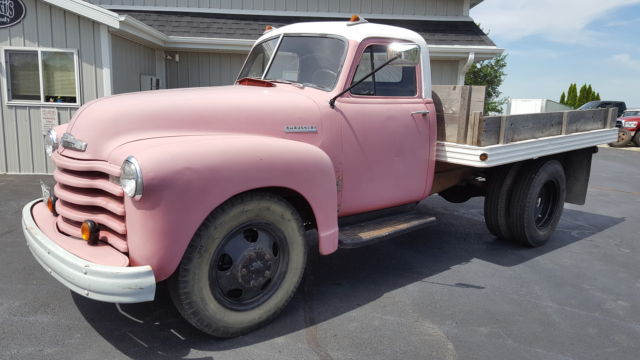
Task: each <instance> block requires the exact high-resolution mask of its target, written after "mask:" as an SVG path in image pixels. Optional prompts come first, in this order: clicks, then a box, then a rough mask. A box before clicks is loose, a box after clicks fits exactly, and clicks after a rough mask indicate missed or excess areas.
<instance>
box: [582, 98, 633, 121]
mask: <svg viewBox="0 0 640 360" xmlns="http://www.w3.org/2000/svg"><path fill="white" fill-rule="evenodd" d="M608 107H617V108H618V117H620V116H622V113H623V112H625V110H627V104H625V103H624V101H608V100H605V101H602V100H597V101H589V102H588V103H586V104H584V105H582V106H580V107H579V108H578V110H589V109H606V108H608Z"/></svg>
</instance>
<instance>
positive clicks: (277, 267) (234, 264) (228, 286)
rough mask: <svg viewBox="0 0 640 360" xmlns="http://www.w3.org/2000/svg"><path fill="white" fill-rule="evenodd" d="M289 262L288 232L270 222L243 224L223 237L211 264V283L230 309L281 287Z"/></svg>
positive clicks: (252, 303)
mask: <svg viewBox="0 0 640 360" xmlns="http://www.w3.org/2000/svg"><path fill="white" fill-rule="evenodd" d="M288 262H289V248H288V245H287V241H286V239H285V237H284V234H283V233H282V231H280V229H278V228H277V227H276V226H274V225H273V224H270V223H263V222H255V223H247V224H244V225H241V226H240V227H238V229H236V230H235V231H232V232H231V233H230V234H229V235H227V236H226V237H225V238H224V239H223V240H222V243H221V244H220V246H219V247H218V249H217V250H216V252H215V253H214V255H213V261H211V265H210V267H209V287H210V289H211V292H212V294H213V296H214V298H215V299H216V300H218V301H219V302H220V303H221V304H223V305H224V306H226V307H227V308H229V309H232V310H236V311H244V310H248V309H252V308H255V307H256V306H259V305H260V304H262V303H264V302H265V301H266V300H267V299H269V297H271V295H273V292H274V291H275V290H277V289H278V287H279V286H280V284H281V283H282V280H283V279H284V275H285V272H286V268H287V263H288Z"/></svg>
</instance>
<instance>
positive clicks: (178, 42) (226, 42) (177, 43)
mask: <svg viewBox="0 0 640 360" xmlns="http://www.w3.org/2000/svg"><path fill="white" fill-rule="evenodd" d="M255 42H256V41H255V40H246V39H219V38H198V37H185V36H169V37H168V39H167V42H166V43H165V47H166V48H168V49H200V50H220V51H231V52H243V53H247V52H249V50H251V47H252V46H253V44H254V43H255Z"/></svg>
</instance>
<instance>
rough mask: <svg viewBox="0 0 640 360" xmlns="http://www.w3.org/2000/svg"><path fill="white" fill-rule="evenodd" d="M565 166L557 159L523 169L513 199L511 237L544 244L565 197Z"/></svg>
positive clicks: (536, 244)
mask: <svg viewBox="0 0 640 360" xmlns="http://www.w3.org/2000/svg"><path fill="white" fill-rule="evenodd" d="M566 192H567V191H566V179H565V174H564V168H563V167H562V164H560V162H558V161H557V160H548V161H538V162H534V163H533V164H531V167H529V168H528V169H525V170H523V171H522V172H521V173H520V175H519V176H518V179H517V181H516V185H515V187H514V190H513V194H512V196H511V201H510V205H509V208H510V213H511V215H510V220H509V229H510V230H511V238H512V239H513V240H514V241H516V242H518V243H521V244H523V245H527V246H530V247H538V246H542V245H544V244H545V243H546V242H547V241H548V240H549V238H550V237H551V235H552V234H553V232H554V231H555V229H556V227H557V226H558V222H559V221H560V216H561V215H562V210H563V207H564V200H565V197H566Z"/></svg>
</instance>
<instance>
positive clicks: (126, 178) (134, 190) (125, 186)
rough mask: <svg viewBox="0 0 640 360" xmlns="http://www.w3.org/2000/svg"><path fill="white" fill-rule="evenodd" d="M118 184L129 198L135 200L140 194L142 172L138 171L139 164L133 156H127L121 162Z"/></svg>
mask: <svg viewBox="0 0 640 360" xmlns="http://www.w3.org/2000/svg"><path fill="white" fill-rule="evenodd" d="M120 186H122V190H124V193H125V194H127V196H128V197H130V198H134V199H136V200H137V199H139V198H140V197H141V196H142V172H141V171H140V164H138V161H137V160H136V159H135V158H134V157H133V156H129V157H128V158H127V159H126V160H125V161H124V162H123V163H122V167H121V168H120Z"/></svg>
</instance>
